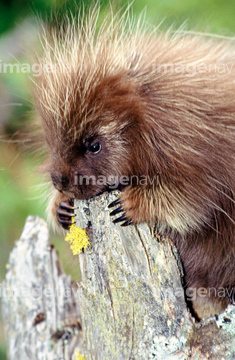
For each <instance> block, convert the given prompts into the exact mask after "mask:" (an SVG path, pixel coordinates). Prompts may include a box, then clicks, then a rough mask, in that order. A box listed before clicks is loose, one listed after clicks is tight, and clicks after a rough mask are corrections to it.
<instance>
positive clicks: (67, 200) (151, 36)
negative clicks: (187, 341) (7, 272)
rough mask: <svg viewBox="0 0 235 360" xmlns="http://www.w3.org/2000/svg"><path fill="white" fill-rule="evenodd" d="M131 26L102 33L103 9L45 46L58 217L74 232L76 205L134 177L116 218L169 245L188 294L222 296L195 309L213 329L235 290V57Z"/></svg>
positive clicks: (47, 123)
mask: <svg viewBox="0 0 235 360" xmlns="http://www.w3.org/2000/svg"><path fill="white" fill-rule="evenodd" d="M128 16H129V15H126V14H125V15H123V16H117V17H116V16H115V15H111V16H107V17H106V18H105V19H104V20H103V22H102V24H101V26H100V27H98V26H97V21H98V20H97V19H98V18H99V16H98V11H97V9H96V10H94V11H91V12H90V13H89V15H88V17H87V18H86V20H85V21H83V19H82V16H81V17H79V18H78V19H77V18H76V17H74V18H73V19H70V20H68V18H66V20H65V21H64V23H63V24H62V25H61V28H60V29H59V30H58V27H57V29H50V31H47V30H46V31H44V34H43V35H42V38H41V44H42V51H41V54H40V56H39V57H38V59H39V61H40V65H41V68H42V74H41V76H40V77H38V78H37V79H36V80H35V86H34V98H35V102H36V108H37V111H38V113H39V115H40V122H39V126H40V127H41V129H42V137H43V141H44V143H45V144H46V148H47V152H48V156H47V162H46V164H47V165H46V168H47V171H48V172H49V174H50V175H51V179H52V183H53V185H54V190H53V194H52V196H51V200H50V204H49V213H50V214H52V215H53V218H54V219H55V222H56V223H60V224H61V225H62V227H64V228H65V229H68V228H69V226H70V225H71V223H72V215H73V209H74V208H73V199H75V198H76V199H86V198H90V197H93V196H96V195H99V194H101V193H103V192H105V191H110V190H111V184H112V181H110V179H121V178H122V177H123V176H125V184H123V183H122V182H121V181H119V182H118V183H117V188H118V189H119V190H120V196H119V198H118V199H117V200H116V201H115V202H113V203H112V204H110V207H114V206H116V209H114V210H113V211H112V212H111V214H110V215H111V216H112V217H114V218H113V219H114V222H115V223H118V222H119V223H120V224H121V225H122V226H128V225H130V224H138V223H141V222H147V223H155V224H156V226H157V229H158V230H159V232H160V233H162V234H165V235H169V237H170V238H171V239H172V240H173V242H174V244H175V245H176V247H177V249H178V251H179V254H180V257H181V259H182V263H183V268H184V272H185V279H184V281H185V285H186V286H187V287H188V289H199V288H205V289H206V290H208V289H214V292H213V293H212V294H211V293H210V294H209V295H208V294H207V295H206V296H205V294H204V295H203V296H200V294H199V295H198V294H197V296H196V297H195V299H193V300H192V307H193V311H194V314H195V316H196V317H198V318H203V317H206V316H210V315H213V314H215V313H219V312H221V311H222V310H223V309H225V308H226V306H227V305H228V304H229V303H230V302H231V301H233V289H234V286H235V272H234V266H235V222H234V220H235V199H234V198H235V195H234V194H235V155H234V154H235V153H234V144H235V68H234V66H233V65H234V55H235V52H234V48H233V45H232V42H231V41H228V40H224V39H218V38H216V37H210V36H207V35H202V34H196V35H195V34H190V33H186V32H184V31H176V32H172V31H168V32H161V31H160V30H158V29H155V30H152V29H151V31H150V30H149V29H147V28H146V26H145V25H144V22H143V21H141V20H140V21H139V22H137V24H136V23H135V22H134V21H131V20H130V18H129V17H128ZM143 176H145V177H146V179H149V180H148V181H146V183H144V184H143V183H140V178H141V177H143ZM75 177H79V178H82V179H83V180H82V182H80V183H79V184H77V183H75V180H74V179H75ZM89 177H93V178H95V179H99V177H102V179H106V180H104V181H103V182H99V181H92V182H91V181H89V182H88V183H87V182H86V181H84V179H86V178H89ZM130 179H131V181H130ZM117 214H118V217H117ZM117 226H118V225H117ZM221 289H224V290H226V291H225V295H224V296H217V292H218V291H219V290H221Z"/></svg>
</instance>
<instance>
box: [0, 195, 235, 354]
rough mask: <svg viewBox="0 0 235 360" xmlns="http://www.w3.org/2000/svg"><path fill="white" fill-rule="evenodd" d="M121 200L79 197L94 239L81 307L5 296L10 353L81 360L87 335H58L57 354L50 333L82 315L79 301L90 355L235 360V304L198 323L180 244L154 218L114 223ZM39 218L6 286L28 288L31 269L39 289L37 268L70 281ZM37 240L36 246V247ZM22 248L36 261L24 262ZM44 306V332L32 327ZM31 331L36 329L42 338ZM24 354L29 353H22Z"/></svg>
mask: <svg viewBox="0 0 235 360" xmlns="http://www.w3.org/2000/svg"><path fill="white" fill-rule="evenodd" d="M114 199H115V194H108V195H103V196H101V197H100V198H95V199H91V200H88V201H79V202H77V205H78V210H77V217H76V221H77V225H78V226H79V227H82V228H88V233H89V236H90V243H91V245H90V247H89V248H88V249H86V250H85V251H84V253H82V254H80V255H79V257H80V264H81V271H82V281H81V283H80V285H79V289H78V295H79V297H76V296H74V297H73V298H72V299H71V303H70V304H72V305H70V306H69V307H67V309H68V308H71V309H73V311H72V312H69V311H67V314H66V313H65V312H64V313H63V310H62V311H61V309H64V308H65V307H64V306H62V305H61V304H62V303H63V301H64V300H65V299H64V297H63V296H62V297H57V298H55V300H54V301H50V302H49V303H47V302H46V301H45V299H44V301H43V303H42V302H41V303H40V299H39V300H35V299H31V300H28V302H29V304H30V302H32V304H33V307H32V308H33V310H31V311H29V310H28V308H27V307H25V305H24V304H23V303H22V301H21V299H20V298H19V297H17V296H15V295H14V296H13V297H10V298H8V296H7V294H5V296H4V297H3V315H4V321H5V327H6V333H7V337H8V352H9V359H15V358H17V359H24V360H27V359H40V360H42V359H66V360H67V359H73V360H74V359H75V357H74V354H75V348H77V349H80V350H81V334H78V335H76V334H73V336H72V337H71V338H70V339H68V341H67V343H65V342H63V341H62V340H61V339H60V340H58V341H54V343H51V350H50V352H49V351H48V339H51V336H52V333H53V332H54V333H55V331H56V329H58V324H59V323H60V324H62V325H63V326H62V325H61V326H62V327H61V328H64V325H65V318H66V315H68V314H70V318H71V317H73V316H74V319H73V320H74V321H72V322H76V318H77V315H76V316H75V313H78V309H79V307H80V310H81V318H82V336H83V341H84V346H83V350H81V352H82V351H83V353H84V355H85V358H86V360H95V359H97V360H101V359H102V360H122V359H123V360H124V359H125V360H127V359H131V360H147V359H157V360H161V359H169V360H176V359H177V360H178V359H181V360H182V359H199V360H200V359H234V358H235V340H234V335H235V311H234V307H232V306H231V307H229V308H228V310H227V311H226V312H225V313H223V314H221V315H220V316H219V317H218V318H217V320H216V319H215V317H213V318H210V319H208V320H205V321H203V322H201V323H199V324H195V322H194V319H193V318H192V317H191V315H190V313H189V312H188V309H187V307H186V304H185V300H184V292H183V288H182V285H181V275H182V273H181V266H180V260H179V258H178V255H177V250H176V249H175V247H174V246H173V244H172V243H171V241H170V240H168V239H164V238H161V239H158V238H156V237H154V236H153V235H152V233H151V229H150V228H149V227H148V226H147V225H146V224H141V225H138V226H129V227H127V228H122V227H121V226H119V225H114V224H113V223H112V222H111V219H110V216H109V210H108V208H107V205H108V204H109V203H110V202H111V201H113V200H114ZM35 221H36V224H35V226H34V227H33V229H34V236H31V235H29V234H28V239H27V236H26V235H27V234H25V231H24V236H23V235H22V237H23V238H24V239H25V243H24V246H23V245H22V244H21V243H18V245H16V249H17V248H18V250H17V251H18V253H17V252H15V251H16V249H14V250H13V252H12V254H14V252H15V255H14V256H13V255H12V254H11V257H10V261H9V264H10V267H9V269H8V272H7V276H6V280H5V282H4V285H3V288H4V289H5V290H6V289H7V288H9V287H12V286H14V287H18V286H21V282H23V284H25V276H23V274H26V273H27V274H28V275H27V277H26V279H27V281H26V283H27V285H28V287H29V289H31V291H32V289H33V286H34V282H33V281H31V277H32V273H33V274H37V281H38V283H37V284H40V281H41V282H42V284H44V285H43V286H45V284H47V283H48V282H49V283H51V282H52V280H53V282H54V287H55V284H58V283H59V284H61V286H62V287H63V281H61V277H62V278H63V279H65V278H66V276H65V275H62V273H61V272H60V271H58V269H57V268H56V266H57V265H56V263H57V261H55V260H54V261H52V260H50V258H49V257H48V256H45V254H44V255H43V253H44V252H43V251H46V252H47V253H48V249H47V250H46V248H47V247H48V245H46V247H45V246H44V245H43V244H41V242H42V241H41V240H40V239H39V236H38V235H37V232H39V233H40V231H42V229H43V227H44V226H45V225H44V224H42V223H41V225H39V223H37V221H38V220H35ZM40 226H41V228H40ZM40 229H41V230H40ZM21 241H22V238H21ZM32 242H33V244H34V245H33V246H34V248H33V251H32V249H31V251H28V249H30V248H32ZM38 242H39V244H38ZM36 244H38V245H36ZM22 246H23V251H22ZM36 247H38V249H40V251H39V250H38V251H36V253H37V254H38V256H37V257H36V258H35V248H36ZM20 248H21V250H20ZM42 249H44V250H42ZM19 251H20V252H19ZM19 254H21V255H22V254H23V256H24V258H25V259H28V260H27V261H22V259H21V260H20V257H19ZM53 254H54V253H53ZM53 256H54V255H53ZM31 257H32V258H31ZM48 264H50V266H52V269H54V270H53V271H51V270H50V269H51V268H50V266H49V265H48ZM17 266H18V267H17ZM56 269H57V270H56ZM17 273H20V274H21V276H20V275H17ZM34 276H36V275H34ZM45 279H50V280H49V281H48V280H47V281H45ZM65 283H66V284H67V285H68V282H65ZM64 286H65V285H64ZM76 290H77V289H76ZM5 293H6V291H5ZM37 301H39V302H37ZM66 301H67V299H66ZM29 304H28V305H27V306H29ZM79 304H80V305H79ZM42 306H44V307H42ZM42 310H43V311H45V314H46V318H47V321H44V322H42V323H41V326H42V324H43V323H44V327H42V329H41V331H40V332H39V329H40V328H39V326H40V324H39V325H37V326H34V327H32V318H34V316H35V314H36V313H38V312H39V311H42ZM29 319H30V320H29ZM29 325H30V327H29V329H28V330H26V328H27V326H29ZM35 330H37V331H36V332H35ZM30 334H31V335H32V334H34V335H33V339H34V341H32V337H31V336H30ZM15 339H20V341H18V340H17V341H15ZM39 343H40V347H39V345H38V344H39ZM72 344H73V345H72ZM62 345H63V346H62ZM26 347H27V349H29V348H30V349H31V355H30V356H31V357H27V356H28V355H27V354H26V352H25V350H24V349H25V348H26ZM64 347H67V348H66V351H67V352H66V354H65V351H64V350H63V351H64V355H63V353H62V349H64ZM39 348H40V353H39V350H38V349H39ZM46 348H47V350H46ZM43 351H44V353H45V354H46V355H45V354H44V357H43ZM46 351H47V352H46ZM53 351H54V353H53ZM21 353H22V354H24V356H23V355H22V357H20V356H21ZM49 356H50V357H49ZM53 356H54V357H53ZM66 356H67V357H66Z"/></svg>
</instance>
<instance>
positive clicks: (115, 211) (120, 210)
mask: <svg viewBox="0 0 235 360" xmlns="http://www.w3.org/2000/svg"><path fill="white" fill-rule="evenodd" d="M122 211H123V208H122V207H121V206H119V207H118V208H117V209H115V210H113V211H112V212H111V213H110V216H114V215H117V214H119V213H120V212H122Z"/></svg>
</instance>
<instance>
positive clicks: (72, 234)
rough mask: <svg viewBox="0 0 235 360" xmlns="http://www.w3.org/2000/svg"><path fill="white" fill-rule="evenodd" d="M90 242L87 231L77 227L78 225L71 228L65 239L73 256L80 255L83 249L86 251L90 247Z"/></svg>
mask: <svg viewBox="0 0 235 360" xmlns="http://www.w3.org/2000/svg"><path fill="white" fill-rule="evenodd" d="M88 240H89V238H88V236H87V233H86V230H84V229H81V228H79V227H77V226H76V224H72V225H71V226H70V229H69V232H68V234H67V235H66V238H65V241H68V242H69V244H70V249H71V250H72V252H73V255H78V254H80V252H81V251H82V249H86V248H87V246H88V245H90V243H89V241H88Z"/></svg>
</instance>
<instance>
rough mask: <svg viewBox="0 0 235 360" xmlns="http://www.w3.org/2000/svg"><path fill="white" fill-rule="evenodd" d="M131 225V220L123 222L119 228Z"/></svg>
mask: <svg viewBox="0 0 235 360" xmlns="http://www.w3.org/2000/svg"><path fill="white" fill-rule="evenodd" d="M131 224H132V220H127V221H125V222H124V223H123V224H122V225H121V226H128V225H131Z"/></svg>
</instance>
